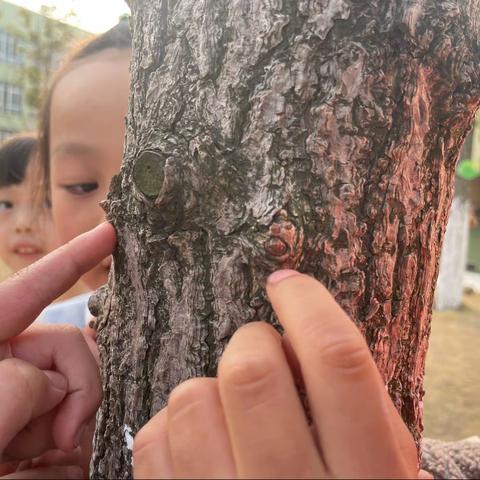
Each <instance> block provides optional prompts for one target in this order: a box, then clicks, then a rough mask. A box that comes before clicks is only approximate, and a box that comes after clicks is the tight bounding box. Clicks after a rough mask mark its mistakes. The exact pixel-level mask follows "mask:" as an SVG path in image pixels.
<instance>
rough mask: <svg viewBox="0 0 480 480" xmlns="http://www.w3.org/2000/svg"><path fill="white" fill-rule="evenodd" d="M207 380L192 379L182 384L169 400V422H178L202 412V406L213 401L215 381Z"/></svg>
mask: <svg viewBox="0 0 480 480" xmlns="http://www.w3.org/2000/svg"><path fill="white" fill-rule="evenodd" d="M211 380H212V379H206V378H192V379H190V380H186V381H185V382H183V383H181V384H180V385H179V386H178V387H176V388H175V389H174V390H173V391H172V393H171V394H170V398H169V399H168V416H169V421H177V420H183V419H185V418H188V417H190V416H192V415H195V414H196V413H197V412H202V410H203V409H202V406H204V405H205V404H206V403H209V402H210V401H211V399H212V393H214V392H213V391H212V390H213V389H214V388H216V386H215V383H214V381H211Z"/></svg>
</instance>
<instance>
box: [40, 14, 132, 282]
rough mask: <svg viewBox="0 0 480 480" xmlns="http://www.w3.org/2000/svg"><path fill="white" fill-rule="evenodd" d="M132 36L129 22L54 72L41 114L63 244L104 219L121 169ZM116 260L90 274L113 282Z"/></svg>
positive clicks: (48, 195)
mask: <svg viewBox="0 0 480 480" xmlns="http://www.w3.org/2000/svg"><path fill="white" fill-rule="evenodd" d="M130 53H131V35H130V29H129V25H128V23H127V22H121V23H120V24H118V25H117V26H116V27H114V28H113V29H112V30H110V31H108V32H106V33H105V34H103V35H101V36H99V37H96V38H94V39H93V40H91V41H89V42H88V43H87V44H86V45H84V46H83V47H81V48H80V49H79V50H78V51H77V52H75V53H74V54H73V55H72V56H71V57H70V58H69V59H68V61H67V62H66V63H65V64H64V65H63V66H62V67H61V69H60V70H59V72H58V73H57V74H56V75H55V76H54V78H53V81H52V83H51V86H50V89H49V92H48V94H47V97H46V101H45V104H44V107H43V110H42V112H41V117H40V122H41V125H40V148H39V160H40V170H41V176H42V178H43V184H44V186H45V200H46V201H48V202H50V204H51V207H52V217H53V220H54V224H55V227H56V231H57V234H58V238H59V240H60V242H61V243H66V242H68V241H69V240H71V239H73V238H74V237H76V236H77V235H79V234H81V233H83V232H86V231H88V230H90V229H91V228H93V227H94V226H95V225H98V224H100V223H101V222H102V221H103V220H104V212H103V210H102V208H101V207H100V202H101V201H102V200H104V199H105V198H106V195H107V192H108V189H109V187H110V182H111V179H112V177H113V176H114V175H115V174H116V173H117V172H118V171H119V170H120V165H121V161H122V154H123V138H124V134H125V115H126V113H127V106H128V92H129V63H130ZM109 267H110V259H107V260H105V261H104V262H102V263H101V264H100V265H98V266H97V267H96V268H94V269H93V270H92V271H90V272H88V273H87V274H86V275H85V276H84V277H83V280H84V281H85V283H86V284H87V285H88V287H89V288H90V289H91V290H95V289H97V288H98V287H100V286H101V285H103V284H105V283H106V281H107V276H108V271H109Z"/></svg>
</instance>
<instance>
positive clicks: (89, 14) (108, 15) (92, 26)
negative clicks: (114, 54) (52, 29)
mask: <svg viewBox="0 0 480 480" xmlns="http://www.w3.org/2000/svg"><path fill="white" fill-rule="evenodd" d="M7 1H8V2H10V3H14V4H16V5H20V6H22V7H25V8H28V9H29V10H33V11H35V12H38V10H39V9H40V7H41V6H42V5H48V6H54V7H56V8H57V10H56V14H57V17H59V18H62V17H64V16H65V15H66V14H67V13H68V12H69V11H71V10H73V11H74V12H75V13H76V17H75V18H72V19H70V20H69V21H68V23H72V24H74V25H76V26H77V27H80V28H82V29H84V30H87V31H89V32H93V33H101V32H104V31H106V30H108V29H109V28H111V27H113V26H114V25H116V24H117V22H118V17H120V15H122V14H124V13H128V12H129V8H128V6H127V4H126V3H125V2H124V1H123V0H7Z"/></svg>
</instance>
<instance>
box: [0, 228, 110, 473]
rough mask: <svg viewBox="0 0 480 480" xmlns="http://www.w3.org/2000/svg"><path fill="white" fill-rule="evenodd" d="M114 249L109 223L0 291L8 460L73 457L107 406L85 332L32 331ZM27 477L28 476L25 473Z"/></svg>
mask: <svg viewBox="0 0 480 480" xmlns="http://www.w3.org/2000/svg"><path fill="white" fill-rule="evenodd" d="M114 245H115V233H114V230H113V228H112V227H111V226H110V225H108V224H103V225H101V226H100V227H98V228H97V229H95V230H93V231H91V232H88V233H86V234H84V235H82V236H80V237H78V238H76V239H75V240H73V241H72V242H70V243H69V244H68V245H66V246H64V247H62V248H60V249H58V250H56V251H55V252H53V253H51V254H50V255H48V256H46V257H44V258H43V259H42V260H40V261H39V262H37V263H36V264H34V265H32V266H31V267H29V268H28V269H25V270H23V271H21V272H20V273H19V274H17V275H16V276H15V277H14V278H12V279H11V280H8V281H7V282H5V283H3V284H1V285H0V305H1V306H2V313H1V323H0V405H1V408H0V455H1V461H2V462H14V463H15V462H18V461H20V460H30V459H33V458H35V457H39V456H41V455H42V454H43V453H45V452H47V451H51V450H55V449H61V450H64V451H71V450H73V449H75V447H77V446H78V445H79V444H80V442H81V440H82V437H83V433H84V431H85V428H86V427H87V424H88V422H89V420H90V418H91V417H92V415H93V414H94V413H95V411H96V410H97V408H98V406H99V404H100V400H101V383H100V377H99V372H98V367H97V364H96V362H95V359H94V358H93V356H92V354H91V353H90V350H89V348H88V346H87V343H86V341H85V339H84V337H83V335H82V333H81V332H80V330H78V329H75V328H73V327H68V326H61V327H55V326H46V325H39V326H33V327H31V328H29V329H28V330H25V329H26V328H27V327H28V326H29V325H30V324H31V323H32V322H33V321H34V320H35V319H36V318H37V316H38V315H39V314H40V312H41V311H42V310H43V308H44V307H46V306H47V305H48V304H49V303H50V302H51V301H53V300H54V299H55V298H56V297H57V296H58V295H60V294H62V293H63V292H65V291H66V290H68V289H69V288H70V287H71V286H72V285H73V284H74V283H75V282H76V281H77V280H78V279H79V278H80V277H81V276H82V275H83V274H84V273H85V272H87V271H88V270H90V269H91V268H92V267H94V266H95V265H96V264H97V263H98V262H99V261H100V260H102V259H103V258H105V257H106V256H107V255H109V254H111V252H112V250H113V248H114ZM58 468H60V467H58ZM0 471H1V468H0ZM55 472H58V469H57V470H55V469H54V470H52V471H51V473H49V471H48V470H47V472H46V474H45V468H44V469H43V474H44V475H47V476H48V475H53V474H55ZM70 473H72V471H70ZM74 473H75V472H73V473H72V474H74ZM61 474H62V475H66V474H69V473H68V472H67V473H65V472H64V471H63V470H61ZM76 474H77V476H78V469H77V472H76ZM22 475H23V476H22V478H26V477H25V475H26V472H22ZM45 478H47V477H45Z"/></svg>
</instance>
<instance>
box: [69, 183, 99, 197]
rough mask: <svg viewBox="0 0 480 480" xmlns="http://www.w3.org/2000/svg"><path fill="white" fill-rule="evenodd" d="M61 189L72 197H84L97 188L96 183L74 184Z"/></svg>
mask: <svg viewBox="0 0 480 480" xmlns="http://www.w3.org/2000/svg"><path fill="white" fill-rule="evenodd" d="M63 188H64V189H65V190H66V191H67V192H69V193H71V194H72V195H86V194H87V193H90V192H93V191H95V190H96V189H97V188H98V183H96V182H93V183H74V184H72V185H64V186H63Z"/></svg>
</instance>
